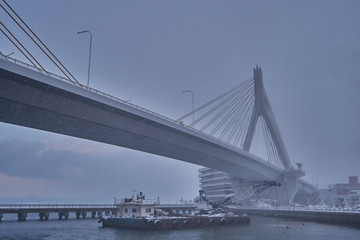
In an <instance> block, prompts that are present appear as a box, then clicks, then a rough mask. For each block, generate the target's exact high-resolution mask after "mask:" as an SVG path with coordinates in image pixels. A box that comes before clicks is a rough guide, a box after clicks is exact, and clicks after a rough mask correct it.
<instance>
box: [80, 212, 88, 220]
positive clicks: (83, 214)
mask: <svg viewBox="0 0 360 240" xmlns="http://www.w3.org/2000/svg"><path fill="white" fill-rule="evenodd" d="M81 215H82V217H83V218H84V219H85V218H86V215H87V212H86V211H83V212H82V213H81Z"/></svg>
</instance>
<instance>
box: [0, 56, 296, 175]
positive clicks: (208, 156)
mask: <svg viewBox="0 0 360 240" xmlns="http://www.w3.org/2000/svg"><path fill="white" fill-rule="evenodd" d="M89 90H90V91H89ZM0 121H1V122H5V123H10V124H15V125H20V126H24V127H30V128H35V129H40V130H44V131H49V132H54V133H59V134H64V135H69V136H73V137H79V138H83V139H88V140H93V141H97V142H103V143H108V144H112V145H116V146H121V147H125V148H130V149H135V150H139V151H143V152H148V153H152V154H156V155H161V156H164V157H169V158H172V159H177V160H180V161H185V162H189V163H193V164H198V165H201V166H206V167H210V168H213V169H217V170H220V171H225V172H228V173H230V174H232V175H234V176H241V178H243V179H244V180H245V181H246V182H253V181H264V180H274V179H282V177H283V176H284V170H282V169H280V168H278V167H276V166H274V165H272V164H270V163H267V162H266V161H264V160H262V159H261V158H259V157H256V156H254V155H251V154H249V153H247V152H245V151H242V150H240V149H238V148H235V147H232V146H231V145H229V144H227V143H224V142H220V141H218V140H217V139H215V138H213V137H211V136H208V135H204V134H203V133H200V132H198V131H196V130H194V129H192V128H188V127H186V126H183V125H180V124H179V123H176V122H175V121H174V120H171V119H168V118H166V117H163V116H161V115H159V114H156V113H152V112H150V111H148V110H146V109H142V108H140V107H137V106H135V105H133V104H130V103H128V102H126V101H123V100H120V99H115V98H114V97H111V96H106V95H105V94H100V93H99V92H96V90H94V89H86V87H84V86H81V85H78V86H76V85H74V84H72V83H70V82H68V81H67V80H65V79H59V78H58V79H57V78H55V77H52V76H48V75H45V74H42V73H40V72H37V71H34V70H33V69H30V68H29V66H27V67H26V66H20V65H19V64H15V63H13V62H10V61H8V60H4V59H1V58H0ZM285 171H289V170H285ZM294 171H295V170H294ZM285 174H286V173H285Z"/></svg>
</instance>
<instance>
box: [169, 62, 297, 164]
mask: <svg viewBox="0 0 360 240" xmlns="http://www.w3.org/2000/svg"><path fill="white" fill-rule="evenodd" d="M193 115H196V116H197V117H196V118H195V120H194V121H193V122H191V123H190V124H189V127H194V128H196V129H198V130H199V131H201V132H204V133H207V134H210V135H212V136H214V137H216V138H218V139H219V140H221V141H225V142H226V143H229V144H232V145H233V146H235V147H238V148H240V149H241V150H244V151H246V152H250V150H251V148H252V147H253V145H254V142H255V141H254V134H255V132H256V131H255V130H257V132H260V134H261V132H262V139H263V141H264V145H265V150H266V155H267V156H266V160H267V161H268V162H270V163H272V164H273V165H275V166H277V167H279V168H280V169H283V170H286V169H292V164H291V162H290V158H289V155H288V153H287V150H286V147H285V144H284V141H283V139H282V137H281V134H280V130H279V127H278V125H277V123H276V120H275V116H274V113H273V111H272V109H271V106H270V102H269V99H268V97H267V94H266V91H265V88H264V85H263V77H262V71H261V68H260V67H258V66H256V68H255V69H254V77H252V78H250V79H248V80H246V81H244V82H242V83H240V84H239V85H237V86H235V87H234V88H232V89H230V90H229V91H227V92H225V93H223V94H221V95H220V96H218V97H216V98H214V99H213V100H211V101H209V102H207V103H205V104H203V105H201V106H200V107H198V108H196V109H194V111H192V112H189V113H188V114H186V115H184V116H182V117H180V118H179V119H177V120H176V121H177V122H183V121H190V120H192V118H191V117H192V116H193ZM257 127H258V128H259V127H260V128H261V129H262V131H259V129H256V128H257Z"/></svg>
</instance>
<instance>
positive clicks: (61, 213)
mask: <svg viewBox="0 0 360 240" xmlns="http://www.w3.org/2000/svg"><path fill="white" fill-rule="evenodd" d="M63 216H64V213H63V212H59V220H62V218H63Z"/></svg>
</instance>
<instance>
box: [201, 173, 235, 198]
mask: <svg viewBox="0 0 360 240" xmlns="http://www.w3.org/2000/svg"><path fill="white" fill-rule="evenodd" d="M199 179H200V189H201V190H202V191H204V193H205V195H206V196H207V197H208V198H209V199H210V200H212V201H218V200H223V199H225V196H227V195H229V194H231V193H233V190H232V181H231V176H230V175H229V174H228V173H225V172H221V171H217V170H214V169H211V168H200V169H199Z"/></svg>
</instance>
